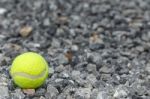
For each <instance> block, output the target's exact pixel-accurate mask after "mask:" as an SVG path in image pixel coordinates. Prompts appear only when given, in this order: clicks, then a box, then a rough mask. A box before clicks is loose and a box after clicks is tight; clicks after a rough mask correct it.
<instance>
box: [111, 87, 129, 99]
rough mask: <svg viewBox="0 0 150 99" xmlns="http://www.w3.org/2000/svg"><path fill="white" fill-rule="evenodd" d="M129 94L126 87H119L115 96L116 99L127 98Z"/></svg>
mask: <svg viewBox="0 0 150 99" xmlns="http://www.w3.org/2000/svg"><path fill="white" fill-rule="evenodd" d="M128 94H129V91H128V89H127V88H126V87H124V86H122V85H119V86H118V87H117V88H116V89H115V93H114V95H113V97H114V98H126V97H127V96H128Z"/></svg>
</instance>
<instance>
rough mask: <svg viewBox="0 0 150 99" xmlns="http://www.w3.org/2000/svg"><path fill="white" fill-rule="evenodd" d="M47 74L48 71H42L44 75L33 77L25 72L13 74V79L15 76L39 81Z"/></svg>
mask: <svg viewBox="0 0 150 99" xmlns="http://www.w3.org/2000/svg"><path fill="white" fill-rule="evenodd" d="M45 73H46V69H44V71H42V73H40V74H39V75H31V74H27V73H25V72H16V73H13V74H12V77H15V76H22V77H26V78H30V79H38V78H41V77H43V76H44V75H45Z"/></svg>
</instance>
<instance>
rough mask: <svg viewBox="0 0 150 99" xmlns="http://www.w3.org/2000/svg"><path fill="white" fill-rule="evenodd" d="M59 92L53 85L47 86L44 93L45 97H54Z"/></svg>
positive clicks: (49, 98)
mask: <svg viewBox="0 0 150 99" xmlns="http://www.w3.org/2000/svg"><path fill="white" fill-rule="evenodd" d="M58 94H59V92H58V90H57V89H56V88H55V87H54V86H53V85H50V84H49V85H48V86H47V92H46V94H45V97H46V99H56V97H57V95H58Z"/></svg>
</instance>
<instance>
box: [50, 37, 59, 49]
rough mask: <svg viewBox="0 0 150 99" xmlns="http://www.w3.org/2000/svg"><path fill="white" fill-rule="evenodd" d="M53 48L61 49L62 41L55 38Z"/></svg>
mask: <svg viewBox="0 0 150 99" xmlns="http://www.w3.org/2000/svg"><path fill="white" fill-rule="evenodd" d="M51 46H52V47H54V48H59V47H60V41H59V40H58V39H56V38H53V39H52V43H51Z"/></svg>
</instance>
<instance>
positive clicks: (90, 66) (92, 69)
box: [87, 64, 97, 74]
mask: <svg viewBox="0 0 150 99" xmlns="http://www.w3.org/2000/svg"><path fill="white" fill-rule="evenodd" d="M87 71H88V72H93V73H94V74H95V73H96V71H97V70H96V65H95V64H88V65H87Z"/></svg>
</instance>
